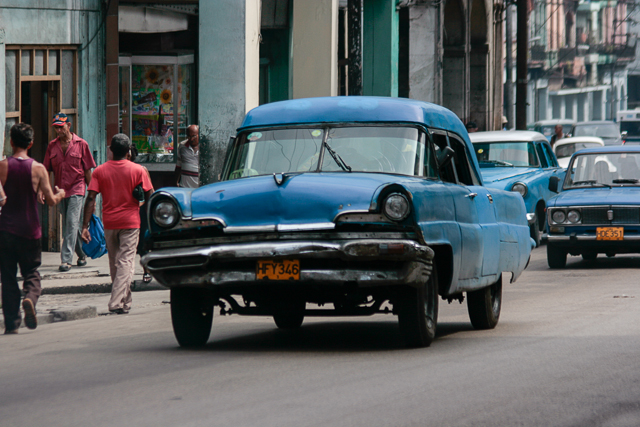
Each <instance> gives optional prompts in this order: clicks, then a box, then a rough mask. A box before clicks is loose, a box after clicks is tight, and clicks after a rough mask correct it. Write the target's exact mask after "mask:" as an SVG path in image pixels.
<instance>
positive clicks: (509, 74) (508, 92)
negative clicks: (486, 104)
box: [504, 0, 513, 129]
mask: <svg viewBox="0 0 640 427" xmlns="http://www.w3.org/2000/svg"><path fill="white" fill-rule="evenodd" d="M509 1H510V0H506V1H505V3H506V8H505V26H506V28H505V32H506V36H507V40H506V43H505V44H506V46H505V49H506V58H507V62H506V68H507V70H506V80H507V81H506V83H505V88H504V101H505V102H504V108H505V110H506V111H505V117H506V118H507V129H512V128H513V36H512V34H511V33H512V31H513V30H512V29H511V4H510V3H509Z"/></svg>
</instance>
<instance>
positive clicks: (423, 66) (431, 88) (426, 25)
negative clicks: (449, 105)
mask: <svg viewBox="0 0 640 427" xmlns="http://www.w3.org/2000/svg"><path fill="white" fill-rule="evenodd" d="M439 13H440V12H439V8H438V7H437V6H434V5H432V4H430V3H420V4H416V5H414V6H413V7H411V8H409V22H410V29H409V98H412V99H417V100H420V101H427V102H434V103H437V104H439V103H441V102H442V100H441V98H440V91H439V80H440V79H439V78H438V74H439V63H440V60H439V54H440V53H439V52H441V49H439V48H438V46H439V43H440V40H439V37H438V25H439V19H438V15H439Z"/></svg>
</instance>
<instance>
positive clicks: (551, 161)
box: [540, 144, 558, 168]
mask: <svg viewBox="0 0 640 427" xmlns="http://www.w3.org/2000/svg"><path fill="white" fill-rule="evenodd" d="M540 145H542V149H543V150H544V153H545V155H546V156H545V157H546V158H547V161H548V162H549V167H554V168H557V167H558V161H557V160H556V158H555V156H554V155H553V152H552V151H551V148H549V146H548V145H547V144H540Z"/></svg>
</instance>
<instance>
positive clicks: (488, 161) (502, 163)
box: [480, 160, 513, 167]
mask: <svg viewBox="0 0 640 427" xmlns="http://www.w3.org/2000/svg"><path fill="white" fill-rule="evenodd" d="M480 163H495V164H497V165H502V166H511V167H513V164H512V163H509V162H505V161H504V160H482V161H480Z"/></svg>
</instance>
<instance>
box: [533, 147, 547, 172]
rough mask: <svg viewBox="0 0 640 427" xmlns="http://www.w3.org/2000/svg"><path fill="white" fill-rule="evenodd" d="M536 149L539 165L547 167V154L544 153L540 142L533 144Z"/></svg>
mask: <svg viewBox="0 0 640 427" xmlns="http://www.w3.org/2000/svg"><path fill="white" fill-rule="evenodd" d="M535 146H536V151H537V152H538V158H539V159H540V166H541V167H542V168H543V169H544V168H548V167H549V163H548V162H547V156H545V155H544V150H543V149H542V144H535Z"/></svg>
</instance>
